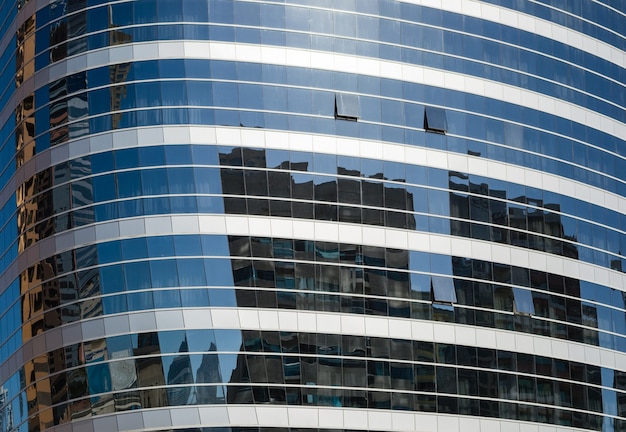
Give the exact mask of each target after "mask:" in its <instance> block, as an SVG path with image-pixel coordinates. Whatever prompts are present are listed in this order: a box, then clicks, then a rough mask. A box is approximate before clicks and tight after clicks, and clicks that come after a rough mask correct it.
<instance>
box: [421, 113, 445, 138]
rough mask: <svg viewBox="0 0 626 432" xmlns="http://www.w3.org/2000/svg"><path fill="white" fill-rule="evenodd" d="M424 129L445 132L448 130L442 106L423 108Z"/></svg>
mask: <svg viewBox="0 0 626 432" xmlns="http://www.w3.org/2000/svg"><path fill="white" fill-rule="evenodd" d="M424 130H426V132H434V133H438V134H445V133H446V132H448V119H447V117H446V110H445V109H443V108H438V107H433V106H426V107H425V108H424Z"/></svg>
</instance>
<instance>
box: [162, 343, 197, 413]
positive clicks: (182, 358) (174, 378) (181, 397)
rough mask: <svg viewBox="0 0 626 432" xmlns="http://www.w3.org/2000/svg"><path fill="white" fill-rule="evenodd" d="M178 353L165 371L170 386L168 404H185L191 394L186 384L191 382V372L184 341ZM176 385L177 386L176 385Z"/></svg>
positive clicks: (189, 387)
mask: <svg viewBox="0 0 626 432" xmlns="http://www.w3.org/2000/svg"><path fill="white" fill-rule="evenodd" d="M178 352H179V355H177V356H176V357H174V359H173V360H172V364H171V365H170V367H169V368H168V371H167V384H168V385H170V386H171V387H170V388H168V391H167V399H168V401H169V403H170V405H174V406H178V405H187V403H188V402H189V397H190V395H191V394H192V390H193V389H192V387H191V386H189V385H186V384H193V374H192V372H191V361H190V360H189V355H188V354H186V353H187V352H189V349H188V348H187V344H186V341H184V342H183V343H182V344H181V346H180V348H179V349H178ZM177 385H178V386H177Z"/></svg>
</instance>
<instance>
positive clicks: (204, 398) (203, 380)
mask: <svg viewBox="0 0 626 432" xmlns="http://www.w3.org/2000/svg"><path fill="white" fill-rule="evenodd" d="M216 351H217V347H216V346H215V344H214V343H211V346H210V348H209V350H208V353H205V354H202V363H200V366H199V367H198V370H197V371H196V383H198V384H215V383H219V382H221V378H220V369H219V363H218V358H217V354H216ZM196 393H197V394H196V397H197V402H198V403H199V404H216V403H220V402H223V398H221V399H218V395H217V386H215V385H213V386H208V385H199V386H198V387H196Z"/></svg>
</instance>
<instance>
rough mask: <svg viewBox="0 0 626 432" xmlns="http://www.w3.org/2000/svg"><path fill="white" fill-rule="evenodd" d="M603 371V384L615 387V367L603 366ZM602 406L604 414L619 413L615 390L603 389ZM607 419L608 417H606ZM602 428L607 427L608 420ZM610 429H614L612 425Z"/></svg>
mask: <svg viewBox="0 0 626 432" xmlns="http://www.w3.org/2000/svg"><path fill="white" fill-rule="evenodd" d="M601 371H602V372H601V373H602V385H603V386H605V387H613V386H614V385H615V372H614V371H613V369H609V368H605V367H603V368H601ZM602 407H603V411H604V414H610V415H614V416H616V415H617V395H616V393H615V391H613V390H608V389H602ZM605 420H606V418H605ZM602 430H603V431H605V430H607V429H606V421H605V425H604V426H603V427H602ZM610 430H613V429H612V427H611V429H610Z"/></svg>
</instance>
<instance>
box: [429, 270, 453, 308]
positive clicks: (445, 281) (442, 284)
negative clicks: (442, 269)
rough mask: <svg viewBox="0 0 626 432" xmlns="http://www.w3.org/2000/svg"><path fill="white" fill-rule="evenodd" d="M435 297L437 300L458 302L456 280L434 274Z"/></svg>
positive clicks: (432, 280) (433, 288) (432, 283)
mask: <svg viewBox="0 0 626 432" xmlns="http://www.w3.org/2000/svg"><path fill="white" fill-rule="evenodd" d="M431 286H432V290H433V298H434V300H435V301H436V302H442V303H456V302H457V300H456V291H455V289H454V280H453V279H452V278H446V277H441V276H433V277H432V279H431Z"/></svg>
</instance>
